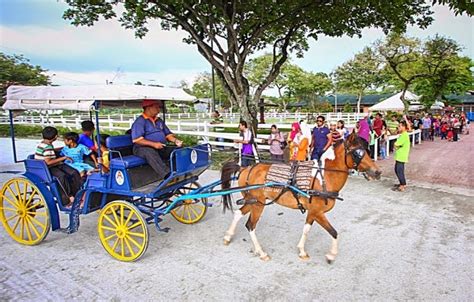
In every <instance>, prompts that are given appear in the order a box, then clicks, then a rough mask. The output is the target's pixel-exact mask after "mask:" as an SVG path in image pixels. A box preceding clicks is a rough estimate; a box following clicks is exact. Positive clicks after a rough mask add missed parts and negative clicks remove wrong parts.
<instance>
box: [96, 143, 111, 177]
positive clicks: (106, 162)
mask: <svg viewBox="0 0 474 302" xmlns="http://www.w3.org/2000/svg"><path fill="white" fill-rule="evenodd" d="M107 137H109V135H107V134H101V135H100V144H99V148H100V157H99V158H98V159H97V161H98V162H99V163H100V164H102V170H103V171H104V173H108V172H109V171H110V159H109V149H107V147H106V145H105V142H106V140H107ZM98 141H99V140H98Z"/></svg>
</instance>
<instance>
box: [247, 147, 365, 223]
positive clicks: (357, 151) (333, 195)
mask: <svg viewBox="0 0 474 302" xmlns="http://www.w3.org/2000/svg"><path fill="white" fill-rule="evenodd" d="M356 139H357V140H360V138H356ZM343 144H344V145H343V146H344V164H345V166H346V168H347V169H355V170H358V168H359V165H360V163H361V161H362V158H363V157H364V156H365V152H366V151H365V150H364V148H363V147H362V144H361V143H359V144H357V147H355V148H353V149H350V146H348V144H347V141H345V142H344V143H343ZM349 154H350V155H351V157H352V160H353V165H352V167H351V166H349V165H348V163H347V156H348V155H349ZM260 163H262V164H270V165H271V164H281V163H282V162H281V161H274V160H260ZM257 165H258V164H257ZM257 165H252V166H250V170H249V172H248V174H247V179H246V186H243V187H238V188H239V189H240V188H242V189H243V188H246V187H247V186H249V180H250V174H251V172H252V170H253V169H254V168H255V167H256V166H257ZM310 167H311V168H312V169H317V171H316V175H314V177H312V181H311V186H310V188H313V187H314V182H315V179H316V178H317V175H318V174H320V175H321V181H322V191H320V190H313V189H310V190H308V191H307V193H308V195H309V196H310V197H309V203H311V202H312V199H313V197H320V198H323V199H324V200H325V203H326V205H327V203H328V199H338V200H343V199H342V198H340V197H339V192H338V191H337V192H332V191H331V192H329V191H327V190H326V182H325V177H324V175H323V173H322V172H323V171H328V172H338V173H345V174H349V170H345V169H344V170H343V169H333V168H325V167H321V166H320V165H319V164H318V165H312V166H310ZM297 169H298V162H294V163H293V165H292V170H294V171H295V172H294V173H293V178H294V177H295V176H296V170H297ZM241 171H242V170H240V171H239V177H240V172H241ZM293 182H294V179H290V181H289V183H288V185H290V186H291V185H293ZM288 191H290V192H291V193H292V194H293V197H294V198H295V199H296V202H297V204H298V209H299V210H300V211H301V213H303V214H304V213H305V212H306V209H305V208H304V207H303V205H302V204H301V202H300V201H299V195H298V193H297V192H295V191H294V190H292V189H291V187H283V188H282V189H281V192H280V193H279V194H278V196H277V197H275V198H274V199H273V200H272V201H270V202H268V203H262V202H260V201H258V200H257V201H256V202H257V203H259V204H260V205H262V206H268V205H272V204H274V203H275V202H277V201H278V200H279V199H280V198H281V196H283V194H285V193H286V192H288Z"/></svg>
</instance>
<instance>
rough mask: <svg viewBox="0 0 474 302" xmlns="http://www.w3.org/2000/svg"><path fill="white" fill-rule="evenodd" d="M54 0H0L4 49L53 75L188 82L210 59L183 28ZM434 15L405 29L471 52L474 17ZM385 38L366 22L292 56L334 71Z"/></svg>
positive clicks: (438, 11)
mask: <svg viewBox="0 0 474 302" xmlns="http://www.w3.org/2000/svg"><path fill="white" fill-rule="evenodd" d="M66 7H67V6H66V5H65V4H64V3H62V1H56V0H0V51H2V52H4V53H7V54H24V55H25V56H26V57H27V58H29V59H30V60H31V62H32V63H33V64H38V65H41V66H42V67H43V68H46V69H48V70H49V74H51V75H53V74H54V75H53V76H52V80H53V83H57V84H63V85H65V84H69V85H74V84H76V85H79V84H103V83H105V81H106V80H109V81H111V80H113V81H114V82H115V83H134V82H135V81H137V80H140V81H142V82H144V83H159V84H163V85H167V86H169V85H176V84H177V83H179V81H180V80H186V81H188V82H191V81H192V80H193V79H194V78H195V76H196V75H197V74H198V73H199V72H202V71H206V70H209V69H210V68H209V64H208V63H207V62H206V61H205V60H204V59H203V58H202V57H201V56H200V55H199V54H198V53H197V50H196V49H195V47H194V46H192V45H187V44H185V43H183V42H182V39H183V37H185V36H186V35H185V33H183V32H179V31H178V32H176V31H172V32H167V31H161V30H160V29H159V28H158V26H157V24H152V25H153V26H154V28H155V29H152V30H151V31H150V32H149V34H148V35H147V36H146V37H145V38H144V39H142V40H140V39H135V38H134V35H133V32H132V31H128V30H125V29H123V28H121V27H120V25H119V24H118V22H116V21H101V22H99V23H97V24H96V26H94V27H90V28H88V27H74V26H72V25H70V24H69V23H68V22H67V21H65V20H63V19H62V13H63V11H64V10H65V9H66ZM434 10H435V14H434V17H435V22H434V23H433V24H432V25H431V26H430V27H429V28H428V29H427V30H424V31H422V30H419V29H417V28H410V29H409V30H408V34H409V35H411V36H416V37H419V38H421V39H426V38H427V37H429V36H433V35H435V34H436V33H438V34H441V35H444V36H447V37H450V38H452V39H455V40H456V41H458V42H459V43H460V44H461V45H463V46H464V47H465V48H464V50H463V54H464V55H466V56H469V57H471V58H474V21H473V18H469V17H467V16H457V17H456V16H454V14H453V13H451V12H450V11H449V10H448V9H447V8H445V7H441V6H437V7H435V8H434ZM380 38H383V33H382V32H381V31H380V30H377V29H366V30H364V31H363V37H362V38H361V39H358V38H349V37H341V38H330V37H324V36H322V37H320V38H319V40H318V41H311V42H310V50H309V51H308V52H307V53H306V54H305V57H304V58H302V59H295V60H294V62H295V63H297V64H298V65H300V66H301V67H303V68H304V69H306V70H311V71H323V72H331V71H332V70H333V69H334V68H335V67H336V66H338V65H340V64H342V63H343V62H344V61H346V60H348V59H350V58H351V57H352V56H353V55H354V54H355V53H357V52H358V51H360V50H361V49H362V48H363V47H364V46H366V45H369V44H370V43H372V42H374V41H375V40H377V39H380Z"/></svg>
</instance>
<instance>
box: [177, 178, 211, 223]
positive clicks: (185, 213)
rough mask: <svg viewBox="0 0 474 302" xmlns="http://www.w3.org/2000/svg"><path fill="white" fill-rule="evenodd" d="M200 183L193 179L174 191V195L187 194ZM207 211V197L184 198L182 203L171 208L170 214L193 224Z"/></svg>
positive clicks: (181, 220) (180, 220) (182, 221)
mask: <svg viewBox="0 0 474 302" xmlns="http://www.w3.org/2000/svg"><path fill="white" fill-rule="evenodd" d="M200 187H201V185H200V184H199V183H198V182H197V181H195V182H192V183H190V184H188V185H186V186H185V187H183V188H180V189H179V190H178V191H177V192H176V194H175V195H176V196H182V195H186V194H189V193H190V192H191V191H192V190H194V189H197V188H200ZM206 211H207V198H200V199H185V200H183V201H182V203H181V204H180V205H178V206H176V207H175V208H174V209H173V210H171V215H173V217H174V218H175V219H176V220H178V221H179V222H181V223H184V224H193V223H196V222H198V221H200V220H201V219H202V218H203V217H204V216H205V215H206Z"/></svg>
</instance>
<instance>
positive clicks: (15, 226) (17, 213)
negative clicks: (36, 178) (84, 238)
mask: <svg viewBox="0 0 474 302" xmlns="http://www.w3.org/2000/svg"><path fill="white" fill-rule="evenodd" d="M0 220H1V221H2V224H3V227H4V228H5V230H6V231H7V233H8V235H10V237H12V238H13V240H15V241H16V242H19V243H21V244H26V245H36V244H38V243H40V242H41V241H43V240H44V238H46V236H47V235H48V232H49V229H50V228H51V222H50V216H49V208H48V205H47V204H46V202H45V200H44V196H43V194H41V192H40V190H39V189H38V187H37V186H36V185H35V184H34V183H33V182H31V180H29V179H27V178H22V177H16V178H12V179H10V180H9V181H7V182H6V183H5V184H4V185H3V187H2V190H1V191H0Z"/></svg>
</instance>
